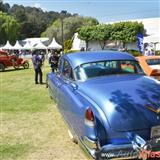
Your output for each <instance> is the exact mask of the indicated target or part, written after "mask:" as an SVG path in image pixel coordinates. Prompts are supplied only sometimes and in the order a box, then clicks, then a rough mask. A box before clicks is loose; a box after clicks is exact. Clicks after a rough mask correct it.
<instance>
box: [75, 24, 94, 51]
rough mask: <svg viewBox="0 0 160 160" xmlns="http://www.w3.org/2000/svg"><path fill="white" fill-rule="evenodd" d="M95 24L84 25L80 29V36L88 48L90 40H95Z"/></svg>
mask: <svg viewBox="0 0 160 160" xmlns="http://www.w3.org/2000/svg"><path fill="white" fill-rule="evenodd" d="M94 29H95V26H83V27H82V28H80V29H79V30H78V38H80V39H82V40H84V41H85V42H86V50H88V42H89V41H90V40H94V36H93V35H94V34H95V32H94V31H95V30H94Z"/></svg>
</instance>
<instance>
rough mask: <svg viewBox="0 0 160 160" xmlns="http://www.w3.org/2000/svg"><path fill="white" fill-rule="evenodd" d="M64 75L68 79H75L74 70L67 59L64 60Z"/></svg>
mask: <svg viewBox="0 0 160 160" xmlns="http://www.w3.org/2000/svg"><path fill="white" fill-rule="evenodd" d="M62 75H63V76H64V77H65V78H66V79H70V80H74V75H73V70H72V67H71V65H70V64H69V62H68V61H67V60H64V64H63V69H62Z"/></svg>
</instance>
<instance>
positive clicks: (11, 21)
mask: <svg viewBox="0 0 160 160" xmlns="http://www.w3.org/2000/svg"><path fill="white" fill-rule="evenodd" d="M19 27H20V25H19V23H18V22H17V21H16V19H15V18H13V17H12V16H9V15H7V14H6V13H3V12H0V37H3V38H1V39H0V43H1V44H4V43H5V42H6V41H7V40H9V41H10V42H11V43H14V42H15V41H16V39H17V38H18V31H19Z"/></svg>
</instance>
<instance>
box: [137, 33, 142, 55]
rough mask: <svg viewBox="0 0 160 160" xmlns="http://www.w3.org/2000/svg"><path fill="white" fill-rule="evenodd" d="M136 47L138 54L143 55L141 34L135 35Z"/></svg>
mask: <svg viewBox="0 0 160 160" xmlns="http://www.w3.org/2000/svg"><path fill="white" fill-rule="evenodd" d="M137 46H138V48H139V51H140V53H144V47H143V35H142V34H141V33H139V34H137Z"/></svg>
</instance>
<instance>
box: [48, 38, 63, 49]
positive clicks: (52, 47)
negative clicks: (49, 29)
mask: <svg viewBox="0 0 160 160" xmlns="http://www.w3.org/2000/svg"><path fill="white" fill-rule="evenodd" d="M47 48H48V49H61V48H62V46H61V45H60V44H58V43H57V42H56V40H55V38H53V40H52V42H51V43H50V45H48V47H47Z"/></svg>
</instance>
